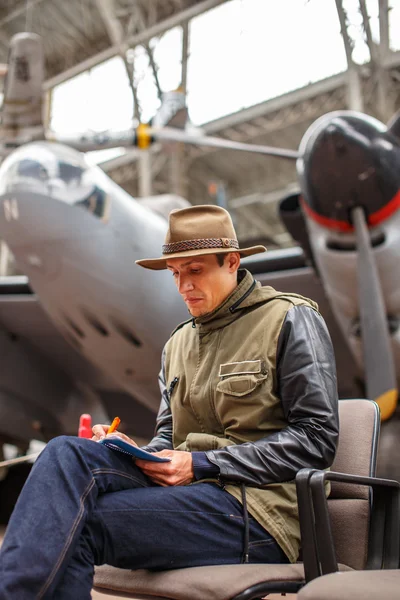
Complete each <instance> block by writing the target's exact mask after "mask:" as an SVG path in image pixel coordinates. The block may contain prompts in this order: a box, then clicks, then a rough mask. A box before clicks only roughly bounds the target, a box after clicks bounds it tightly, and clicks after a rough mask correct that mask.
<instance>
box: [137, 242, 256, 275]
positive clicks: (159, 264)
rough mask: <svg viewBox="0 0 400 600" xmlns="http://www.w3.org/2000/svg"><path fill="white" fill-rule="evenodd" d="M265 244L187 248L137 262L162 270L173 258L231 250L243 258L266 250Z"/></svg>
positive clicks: (146, 267)
mask: <svg viewBox="0 0 400 600" xmlns="http://www.w3.org/2000/svg"><path fill="white" fill-rule="evenodd" d="M266 251H267V249H266V248H265V246H251V247H250V248H238V249H237V250H236V249H235V248H201V249H200V250H187V251H186V252H175V253H173V254H168V255H167V256H163V257H160V258H143V259H142V260H136V261H135V262H136V264H137V265H139V266H140V267H144V268H145V269H153V270H154V271H162V270H163V269H166V268H167V261H168V260H171V258H188V257H190V256H203V255H205V254H228V253H229V252H239V254H240V256H241V258H244V257H245V256H251V255H252V254H258V253H259V252H266Z"/></svg>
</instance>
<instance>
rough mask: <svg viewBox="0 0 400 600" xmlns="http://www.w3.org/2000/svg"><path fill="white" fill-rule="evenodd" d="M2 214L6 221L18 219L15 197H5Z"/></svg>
mask: <svg viewBox="0 0 400 600" xmlns="http://www.w3.org/2000/svg"><path fill="white" fill-rule="evenodd" d="M3 207H4V216H5V218H6V221H8V222H10V221H12V220H13V219H14V221H17V220H18V219H19V210H18V202H17V199H16V198H6V199H5V200H4V202H3Z"/></svg>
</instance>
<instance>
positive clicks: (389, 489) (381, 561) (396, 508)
mask: <svg viewBox="0 0 400 600" xmlns="http://www.w3.org/2000/svg"><path fill="white" fill-rule="evenodd" d="M326 481H340V482H342V483H350V484H351V483H354V484H357V485H364V486H368V487H371V488H372V489H373V501H372V506H371V520H370V534H369V543H368V561H367V568H375V569H381V568H385V569H397V568H398V567H399V536H400V484H399V483H398V482H397V481H393V480H390V479H379V478H376V477H363V476H359V475H350V474H347V473H335V472H332V471H314V472H313V473H311V474H310V478H309V485H310V490H311V496H312V506H313V509H314V518H315V535H316V547H317V556H318V560H319V561H320V565H321V572H322V574H323V575H325V574H327V573H334V572H335V571H337V570H338V565H337V560H336V554H335V547H334V541H333V536H332V531H331V526H330V519H329V512H328V502H327V498H326V494H325V486H324V484H325V482H326Z"/></svg>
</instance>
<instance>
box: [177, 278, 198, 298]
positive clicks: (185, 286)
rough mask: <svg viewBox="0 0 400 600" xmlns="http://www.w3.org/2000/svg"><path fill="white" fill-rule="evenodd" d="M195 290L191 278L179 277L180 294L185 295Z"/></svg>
mask: <svg viewBox="0 0 400 600" xmlns="http://www.w3.org/2000/svg"><path fill="white" fill-rule="evenodd" d="M193 289H194V286H193V283H192V282H191V280H190V277H186V276H184V275H180V276H179V281H178V290H179V293H180V294H184V293H185V292H190V291H191V290H193Z"/></svg>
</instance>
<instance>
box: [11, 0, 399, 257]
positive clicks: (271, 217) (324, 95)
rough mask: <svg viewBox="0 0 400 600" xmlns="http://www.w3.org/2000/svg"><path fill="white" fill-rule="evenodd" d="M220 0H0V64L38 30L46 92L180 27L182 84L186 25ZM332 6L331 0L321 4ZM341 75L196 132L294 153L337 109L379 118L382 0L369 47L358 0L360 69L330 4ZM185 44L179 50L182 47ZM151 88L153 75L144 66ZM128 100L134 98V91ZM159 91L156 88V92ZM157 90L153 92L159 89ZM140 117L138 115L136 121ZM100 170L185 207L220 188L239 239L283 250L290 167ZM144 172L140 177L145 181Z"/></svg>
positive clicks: (388, 86)
mask: <svg viewBox="0 0 400 600" xmlns="http://www.w3.org/2000/svg"><path fill="white" fill-rule="evenodd" d="M226 1H228V0H68V2H66V1H65V0H17V1H16V0H3V2H1V3H0V61H2V62H6V60H7V51H8V43H9V40H10V38H11V36H12V35H13V34H15V33H17V32H20V31H24V30H29V31H33V32H35V33H38V34H40V35H41V36H42V38H43V41H44V48H45V56H46V67H47V81H46V84H45V88H46V89H47V90H51V89H52V87H53V86H55V85H57V84H59V83H61V82H63V81H66V80H67V79H69V78H71V77H73V76H74V75H77V74H78V73H81V72H83V71H85V70H87V69H90V68H92V67H94V66H95V65H97V64H99V63H100V62H103V61H105V60H107V59H108V58H111V57H113V56H116V55H121V56H122V57H123V58H124V59H125V66H126V69H127V71H128V74H129V75H130V80H131V84H132V83H133V77H132V72H129V65H128V64H127V61H126V51H127V50H128V49H129V48H134V47H135V46H137V45H139V44H141V45H143V46H144V48H146V50H147V51H148V52H149V58H150V63H151V61H152V54H151V49H150V47H149V46H148V41H149V40H150V39H154V37H157V36H161V35H162V34H163V33H164V32H165V31H167V30H168V29H170V28H172V27H174V26H176V25H180V26H182V29H183V33H184V35H183V36H182V39H183V46H182V82H183V84H184V83H185V81H186V65H187V45H188V43H187V41H188V38H187V36H188V33H187V32H188V22H190V20H191V19H192V18H194V17H196V16H197V15H199V14H201V13H203V12H205V11H207V10H209V9H211V8H214V7H216V6H218V5H220V4H223V3H224V2H226ZM330 1H332V2H333V0H330ZM336 6H337V9H338V14H339V20H340V23H341V27H342V35H343V42H344V46H345V50H346V56H347V60H348V67H349V68H348V71H347V72H346V73H341V74H339V75H335V76H333V77H331V78H329V79H326V80H324V81H320V82H318V83H314V84H311V85H309V86H306V87H305V88H302V89H298V90H296V91H294V92H290V93H288V94H285V95H284V96H281V97H279V98H275V99H272V100H268V101H266V102H263V103H261V104H259V105H256V106H253V107H250V108H247V109H245V110H242V111H240V112H237V113H235V114H232V115H227V116H225V117H223V118H221V119H218V120H216V121H213V122H210V123H207V124H206V125H205V126H204V130H205V132H206V133H209V134H210V135H216V136H221V137H224V138H228V139H231V140H236V141H241V142H249V143H258V144H259V143H265V144H268V145H271V146H280V147H287V148H292V149H295V148H297V147H298V145H299V142H300V140H301V137H302V135H303V134H304V132H305V131H306V129H307V128H308V126H309V125H310V124H311V123H312V122H313V121H314V120H315V119H316V118H318V117H319V116H321V115H323V114H325V113H327V112H329V111H332V110H339V109H345V108H351V109H357V110H362V111H364V112H366V113H369V114H372V115H374V116H376V117H378V118H380V119H381V120H383V121H386V120H387V119H388V118H389V117H390V116H391V114H392V113H393V112H394V110H395V108H397V107H398V106H399V99H400V98H399V96H400V53H394V52H391V51H390V50H389V43H388V39H389V33H388V14H389V7H388V2H387V0H381V1H380V2H379V7H380V36H381V44H380V46H379V48H378V49H377V47H376V44H374V43H373V42H372V38H371V31H370V28H369V21H368V15H367V13H366V3H365V0H359V6H360V11H361V12H362V11H364V13H363V15H364V16H365V17H366V18H365V19H364V27H365V36H366V39H367V41H368V44H369V47H370V55H371V61H370V63H368V64H366V65H363V66H362V67H360V66H359V65H355V64H354V63H353V62H352V57H351V40H350V38H349V35H348V32H347V26H348V23H347V22H346V18H345V17H346V14H345V12H344V10H343V3H342V0H336ZM185 44H186V48H185ZM154 78H155V80H156V83H157V68H156V66H154ZM132 87H133V90H132V91H133V94H134V97H135V89H134V86H133V85H132ZM163 91H166V90H163ZM159 92H161V90H159ZM137 116H140V115H137ZM102 167H103V168H104V169H105V170H106V171H107V172H108V174H109V175H110V176H111V177H112V178H113V179H114V180H115V181H116V182H117V183H119V184H120V185H122V187H124V188H125V189H126V190H127V191H128V192H129V193H131V194H132V195H134V196H136V197H137V196H141V195H148V194H154V195H155V194H163V193H169V192H173V193H177V194H179V195H182V196H184V197H186V198H187V199H189V200H190V202H192V203H194V204H196V203H197V204H198V203H209V202H215V201H216V198H215V194H214V195H213V193H212V192H210V184H213V190H214V191H215V189H222V190H223V193H224V197H225V198H226V201H227V205H228V207H229V208H230V209H231V210H232V214H233V215H234V216H235V217H236V226H237V229H238V234H239V237H240V238H242V239H244V238H246V240H260V241H264V242H265V243H266V244H267V245H269V246H270V247H277V246H287V245H290V244H291V243H292V242H291V239H290V237H289V236H288V234H287V233H286V232H285V231H284V229H283V227H282V226H281V224H280V222H279V220H278V217H277V210H276V207H277V201H278V200H279V199H280V198H281V197H282V196H283V195H284V193H286V192H289V191H291V190H293V189H294V188H295V187H296V185H297V184H296V173H295V164H294V162H293V161H286V160H280V159H277V158H266V157H262V156H257V155H255V154H251V155H250V154H245V153H239V152H233V151H227V150H218V151H217V150H210V149H206V148H201V149H200V148H194V147H188V146H186V147H183V146H182V145H179V144H175V145H171V144H170V145H168V146H165V145H164V146H161V145H158V144H157V145H155V146H154V147H152V148H151V149H150V150H149V151H145V152H143V151H138V150H131V151H128V152H127V154H126V155H125V156H122V157H120V158H117V159H114V160H111V161H107V162H106V163H103V165H102ZM149 175H150V176H149Z"/></svg>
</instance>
